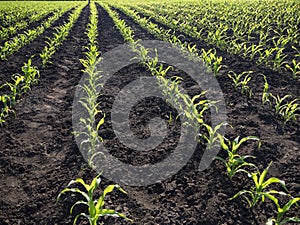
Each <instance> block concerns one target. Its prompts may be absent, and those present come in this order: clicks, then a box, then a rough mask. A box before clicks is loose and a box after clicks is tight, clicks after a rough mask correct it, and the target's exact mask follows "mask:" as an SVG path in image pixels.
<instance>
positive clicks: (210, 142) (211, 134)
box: [199, 122, 228, 149]
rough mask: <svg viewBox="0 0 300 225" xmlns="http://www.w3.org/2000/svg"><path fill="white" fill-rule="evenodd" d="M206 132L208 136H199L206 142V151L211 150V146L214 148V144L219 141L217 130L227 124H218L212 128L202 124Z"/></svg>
mask: <svg viewBox="0 0 300 225" xmlns="http://www.w3.org/2000/svg"><path fill="white" fill-rule="evenodd" d="M202 125H203V126H204V127H205V128H206V130H207V132H208V135H206V134H199V136H200V137H202V138H204V139H205V140H206V142H207V148H208V149H211V148H212V147H213V146H215V144H216V142H217V141H218V140H219V137H218V135H219V133H218V130H219V129H220V128H221V127H222V126H226V125H228V123H225V122H223V123H220V124H218V125H217V126H215V127H214V128H213V127H211V126H210V125H208V124H205V123H204V124H202Z"/></svg>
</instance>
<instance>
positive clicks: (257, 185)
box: [231, 162, 288, 208]
mask: <svg viewBox="0 0 300 225" xmlns="http://www.w3.org/2000/svg"><path fill="white" fill-rule="evenodd" d="M271 164H272V162H271V163H270V164H269V165H268V167H267V168H265V169H264V171H263V172H262V173H261V172H260V171H258V172H254V173H248V176H249V177H250V178H252V181H253V183H254V186H253V187H252V188H251V190H241V191H239V192H238V193H237V194H235V195H234V196H233V197H232V198H231V199H234V198H237V197H239V196H243V197H245V199H246V201H247V202H248V204H249V206H250V208H252V207H253V206H255V205H256V204H257V203H258V202H259V201H260V200H261V201H262V202H264V201H265V198H266V197H268V198H270V197H272V196H273V197H274V195H273V194H281V195H287V193H286V192H288V191H287V189H286V186H285V182H284V181H283V180H280V179H278V178H276V177H271V178H269V179H268V180H265V178H266V175H267V173H268V170H269V168H270V166H271ZM276 183H278V184H280V185H281V186H282V187H283V188H284V189H285V191H286V192H281V191H276V190H269V191H266V190H265V189H266V188H268V187H269V186H270V185H271V184H276ZM247 195H249V197H248V196H247Z"/></svg>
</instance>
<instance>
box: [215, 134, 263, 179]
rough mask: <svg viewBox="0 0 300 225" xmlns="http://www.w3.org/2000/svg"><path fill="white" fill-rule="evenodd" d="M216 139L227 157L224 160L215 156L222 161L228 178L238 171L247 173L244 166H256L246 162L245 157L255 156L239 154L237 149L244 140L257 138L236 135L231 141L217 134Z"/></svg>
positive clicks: (257, 139)
mask: <svg viewBox="0 0 300 225" xmlns="http://www.w3.org/2000/svg"><path fill="white" fill-rule="evenodd" d="M218 139H219V141H220V143H221V148H222V149H223V150H225V151H226V152H227V155H228V159H227V160H226V159H223V158H221V157H219V156H216V159H218V160H221V161H222V162H223V163H224V165H225V166H226V172H227V175H228V177H229V178H230V179H232V177H233V176H234V175H235V174H236V173H238V172H245V173H247V174H248V173H249V172H248V171H247V170H245V169H244V168H245V167H256V166H255V165H254V164H252V163H248V162H246V159H247V158H255V157H254V156H250V155H246V156H241V155H239V154H238V153H237V151H238V149H239V148H240V146H241V145H242V144H243V143H244V142H246V141H249V140H255V141H259V138H257V137H254V136H248V137H244V138H242V139H240V137H237V138H235V139H234V140H233V141H230V140H228V139H227V138H225V137H223V136H222V135H220V134H218Z"/></svg>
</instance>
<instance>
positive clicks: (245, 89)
mask: <svg viewBox="0 0 300 225" xmlns="http://www.w3.org/2000/svg"><path fill="white" fill-rule="evenodd" d="M252 73H253V71H244V72H243V73H240V74H237V73H235V72H233V71H229V73H228V77H229V78H230V79H231V80H232V81H233V83H234V88H235V89H236V90H237V89H238V88H239V87H240V88H241V93H242V94H245V95H246V96H247V97H249V98H251V97H252V90H251V88H250V87H249V86H248V83H249V81H250V80H251V74H252Z"/></svg>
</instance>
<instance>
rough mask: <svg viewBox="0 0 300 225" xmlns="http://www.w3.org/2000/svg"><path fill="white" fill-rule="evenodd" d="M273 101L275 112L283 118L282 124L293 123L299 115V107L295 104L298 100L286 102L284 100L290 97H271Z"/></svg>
mask: <svg viewBox="0 0 300 225" xmlns="http://www.w3.org/2000/svg"><path fill="white" fill-rule="evenodd" d="M272 97H273V99H274V100H275V112H276V114H278V115H280V116H281V117H282V118H283V124H284V125H285V124H287V123H288V122H289V121H291V120H292V121H295V120H296V119H297V117H298V116H300V114H299V113H298V112H299V111H300V106H299V104H298V103H297V102H298V101H299V99H293V100H292V101H290V102H287V101H286V99H288V98H291V97H292V96H291V95H285V96H283V97H282V98H281V97H280V96H279V95H277V96H276V97H275V96H274V95H272Z"/></svg>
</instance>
